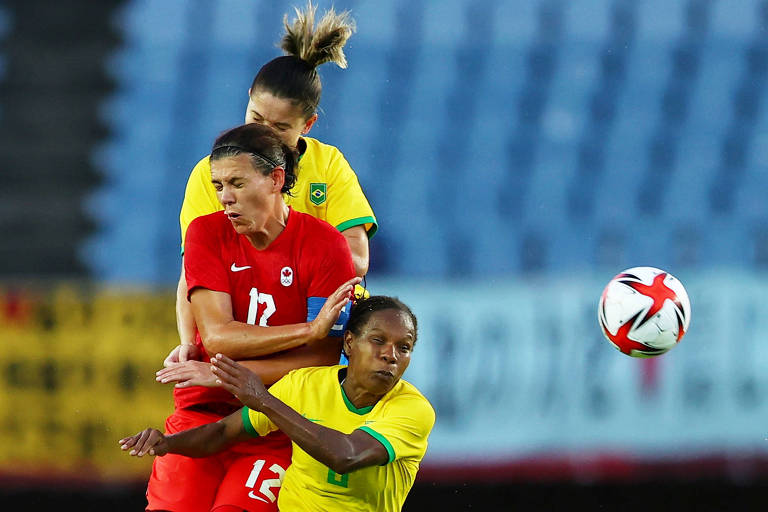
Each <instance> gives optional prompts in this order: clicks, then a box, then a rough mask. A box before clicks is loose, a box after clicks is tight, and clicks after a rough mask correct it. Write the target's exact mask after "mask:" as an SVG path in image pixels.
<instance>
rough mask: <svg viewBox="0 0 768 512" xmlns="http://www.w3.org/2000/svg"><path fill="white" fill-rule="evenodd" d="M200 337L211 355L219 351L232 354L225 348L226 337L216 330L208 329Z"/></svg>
mask: <svg viewBox="0 0 768 512" xmlns="http://www.w3.org/2000/svg"><path fill="white" fill-rule="evenodd" d="M200 339H201V340H202V342H203V347H204V348H205V351H206V352H207V353H208V355H209V356H213V355H215V354H218V353H222V354H224V355H226V356H230V354H228V353H227V352H226V350H225V346H226V343H225V342H224V337H223V336H222V335H221V334H219V333H218V332H216V331H213V332H211V331H207V332H205V333H200Z"/></svg>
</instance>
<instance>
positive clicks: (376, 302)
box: [347, 295, 419, 344]
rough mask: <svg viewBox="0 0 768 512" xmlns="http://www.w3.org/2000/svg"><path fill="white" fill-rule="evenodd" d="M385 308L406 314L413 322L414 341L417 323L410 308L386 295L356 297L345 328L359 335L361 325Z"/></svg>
mask: <svg viewBox="0 0 768 512" xmlns="http://www.w3.org/2000/svg"><path fill="white" fill-rule="evenodd" d="M386 309H395V310H397V311H401V312H403V313H405V314H406V315H408V316H409V317H410V319H411V322H412V323H413V342H414V344H415V343H416V338H417V337H418V333H419V325H418V322H417V321H416V315H414V314H413V311H411V308H409V307H408V306H406V305H405V304H404V303H403V302H401V301H400V300H399V299H397V298H396V297H387V296H386V295H371V296H370V297H368V298H367V299H358V300H356V301H355V303H354V305H353V306H352V310H351V311H350V312H349V321H348V322H347V330H349V331H352V334H354V335H355V336H359V335H360V333H362V330H363V327H364V326H365V325H366V324H367V323H368V319H370V317H371V315H372V314H373V313H375V312H377V311H383V310H386Z"/></svg>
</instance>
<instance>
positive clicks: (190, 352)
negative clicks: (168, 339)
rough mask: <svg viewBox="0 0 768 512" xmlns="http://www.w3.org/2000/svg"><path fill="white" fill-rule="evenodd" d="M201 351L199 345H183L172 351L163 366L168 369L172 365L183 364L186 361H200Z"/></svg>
mask: <svg viewBox="0 0 768 512" xmlns="http://www.w3.org/2000/svg"><path fill="white" fill-rule="evenodd" d="M199 360H200V349H199V348H197V345H193V344H189V343H181V344H179V345H176V347H175V348H174V349H173V350H171V352H170V353H169V354H168V356H167V357H166V358H165V360H164V361H163V366H164V367H166V368H167V367H168V366H170V365H171V364H172V363H183V362H185V361H199Z"/></svg>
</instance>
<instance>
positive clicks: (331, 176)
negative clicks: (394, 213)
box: [325, 150, 378, 238]
mask: <svg viewBox="0 0 768 512" xmlns="http://www.w3.org/2000/svg"><path fill="white" fill-rule="evenodd" d="M325 220H326V221H327V222H328V223H329V224H330V225H332V226H335V227H336V229H338V230H339V231H344V230H345V229H349V228H351V227H354V226H359V225H364V226H365V231H366V232H367V233H368V238H371V237H372V236H373V235H374V234H375V233H376V230H377V229H378V223H377V222H376V217H375V216H374V215H373V209H372V208H371V205H370V204H369V203H368V198H366V197H365V194H364V193H363V189H362V188H361V187H360V181H359V180H358V179H357V175H356V174H355V172H354V171H353V170H352V167H350V166H349V162H347V159H346V158H344V155H342V154H341V151H338V150H337V151H335V152H334V155H333V156H332V157H331V159H330V161H329V163H328V209H327V211H326V219H325Z"/></svg>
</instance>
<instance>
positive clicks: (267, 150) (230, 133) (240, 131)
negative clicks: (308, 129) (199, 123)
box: [211, 123, 299, 193]
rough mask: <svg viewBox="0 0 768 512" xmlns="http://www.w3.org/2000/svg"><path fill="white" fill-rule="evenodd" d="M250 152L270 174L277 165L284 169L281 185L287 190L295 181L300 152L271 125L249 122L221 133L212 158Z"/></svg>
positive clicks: (257, 164)
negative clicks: (282, 138) (279, 135)
mask: <svg viewBox="0 0 768 512" xmlns="http://www.w3.org/2000/svg"><path fill="white" fill-rule="evenodd" d="M240 154H247V155H248V156H250V159H251V164H252V165H253V168H254V169H255V170H257V171H259V172H261V173H262V174H263V175H265V176H267V175H268V174H269V173H271V172H272V170H273V169H274V168H275V167H282V168H283V169H284V170H285V183H284V184H283V188H282V189H280V192H282V193H288V192H289V191H290V190H291V188H292V187H293V185H294V184H295V183H296V165H297V163H298V161H299V154H298V152H297V151H296V149H294V148H292V147H290V146H288V145H286V144H285V143H284V142H283V141H282V140H281V139H280V137H278V136H277V134H276V133H275V132H274V131H273V130H272V129H271V128H269V127H267V126H264V125H261V124H256V123H248V124H244V125H241V126H238V127H236V128H232V129H231V130H227V131H226V132H224V133H222V134H221V135H219V137H218V138H217V139H216V141H215V142H214V143H213V149H211V161H215V160H220V159H222V158H227V157H231V156H237V155H240Z"/></svg>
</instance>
